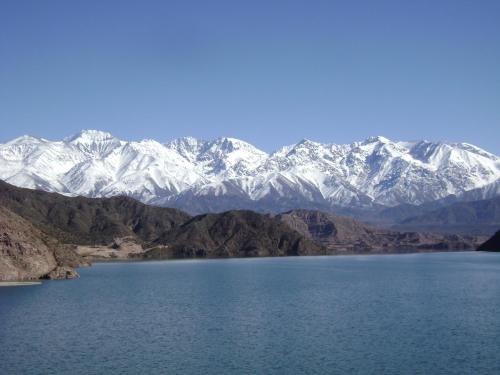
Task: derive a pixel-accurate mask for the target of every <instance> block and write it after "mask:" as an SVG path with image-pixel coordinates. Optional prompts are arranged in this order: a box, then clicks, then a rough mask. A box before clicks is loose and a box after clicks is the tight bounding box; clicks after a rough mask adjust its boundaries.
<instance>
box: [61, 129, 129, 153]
mask: <svg viewBox="0 0 500 375" xmlns="http://www.w3.org/2000/svg"><path fill="white" fill-rule="evenodd" d="M64 142H66V143H69V144H72V145H74V147H76V148H77V149H78V150H80V151H82V152H83V153H85V154H87V155H89V156H90V157H92V158H103V157H105V156H106V155H108V154H109V153H111V152H112V151H113V150H114V149H116V148H118V147H120V146H121V145H122V143H124V142H122V141H120V140H119V139H117V138H115V137H113V135H111V134H110V133H107V132H103V131H99V130H82V131H81V132H80V133H78V134H75V135H73V136H71V137H68V138H66V139H65V140H64Z"/></svg>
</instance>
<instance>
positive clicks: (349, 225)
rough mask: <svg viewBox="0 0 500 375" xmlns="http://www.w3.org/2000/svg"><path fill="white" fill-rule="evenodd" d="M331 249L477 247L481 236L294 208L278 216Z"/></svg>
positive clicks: (348, 250) (370, 249)
mask: <svg viewBox="0 0 500 375" xmlns="http://www.w3.org/2000/svg"><path fill="white" fill-rule="evenodd" d="M277 218H279V219H280V220H282V221H283V222H285V223H286V224H287V225H288V226H289V227H291V228H293V229H295V230H296V231H298V232H299V233H301V234H302V235H304V236H305V237H307V238H310V239H311V240H313V241H314V242H316V243H318V244H321V245H323V246H325V247H326V248H327V249H328V250H329V251H330V252H332V251H334V252H348V253H360V252H373V253H377V252H404V251H424V250H463V249H474V248H475V247H476V246H477V244H478V243H479V241H480V240H481V238H479V237H477V236H459V235H449V234H448V235H447V234H437V233H417V232H396V231H391V230H384V229H379V228H375V227H371V226H368V225H365V224H362V223H360V222H358V221H356V220H354V219H351V218H348V217H342V216H337V215H334V214H331V213H325V212H319V211H308V210H294V211H290V212H286V213H283V214H280V215H278V216H277Z"/></svg>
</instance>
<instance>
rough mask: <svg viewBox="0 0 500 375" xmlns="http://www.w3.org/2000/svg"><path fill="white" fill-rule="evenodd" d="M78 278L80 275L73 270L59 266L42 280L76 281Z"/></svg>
mask: <svg viewBox="0 0 500 375" xmlns="http://www.w3.org/2000/svg"><path fill="white" fill-rule="evenodd" d="M78 277H79V275H78V274H77V273H76V271H75V270H74V269H73V268H71V267H67V266H57V267H56V268H54V269H53V270H52V271H50V272H49V273H47V274H46V275H43V276H42V277H41V278H42V279H48V280H61V279H76V278H78Z"/></svg>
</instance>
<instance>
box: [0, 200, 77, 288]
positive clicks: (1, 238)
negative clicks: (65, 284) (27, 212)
mask: <svg viewBox="0 0 500 375" xmlns="http://www.w3.org/2000/svg"><path fill="white" fill-rule="evenodd" d="M82 264H84V262H83V260H82V259H81V258H80V257H79V256H78V255H77V254H76V253H74V252H73V250H72V249H70V248H69V247H67V246H64V245H61V244H60V243H58V241H56V240H55V239H53V238H51V237H50V236H48V235H46V234H45V233H43V232H42V231H40V230H39V229H38V228H36V227H35V226H33V225H32V224H31V223H30V222H29V221H27V220H25V219H23V218H22V217H20V216H19V215H16V214H15V213H13V212H11V211H9V210H8V209H6V208H5V207H2V206H0V281H9V280H32V279H39V278H55V279H60V278H73V277H76V276H77V274H76V273H75V271H74V269H73V267H77V266H79V265H82Z"/></svg>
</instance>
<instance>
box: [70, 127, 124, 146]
mask: <svg viewBox="0 0 500 375" xmlns="http://www.w3.org/2000/svg"><path fill="white" fill-rule="evenodd" d="M115 139H116V138H115V137H113V135H111V133H108V132H103V131H100V130H92V129H86V130H82V131H81V132H79V133H77V134H74V135H72V136H70V137H67V138H65V139H64V141H65V142H72V143H91V142H103V141H109V140H115Z"/></svg>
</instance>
